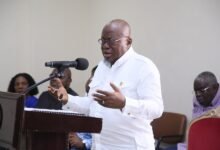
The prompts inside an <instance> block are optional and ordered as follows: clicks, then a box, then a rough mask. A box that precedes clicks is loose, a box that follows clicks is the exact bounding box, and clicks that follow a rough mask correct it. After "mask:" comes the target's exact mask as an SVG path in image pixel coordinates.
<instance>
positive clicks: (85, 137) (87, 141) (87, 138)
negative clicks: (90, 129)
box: [77, 133, 92, 150]
mask: <svg viewBox="0 0 220 150" xmlns="http://www.w3.org/2000/svg"><path fill="white" fill-rule="evenodd" d="M77 135H78V136H79V137H80V138H81V140H82V143H83V144H84V149H85V150H90V149H91V147H92V135H91V134H90V133H77Z"/></svg>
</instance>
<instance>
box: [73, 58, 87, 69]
mask: <svg viewBox="0 0 220 150" xmlns="http://www.w3.org/2000/svg"><path fill="white" fill-rule="evenodd" d="M76 62H77V65H76V67H75V68H76V69H78V70H86V69H87V68H88V67H89V62H88V60H87V59H85V58H77V59H76Z"/></svg>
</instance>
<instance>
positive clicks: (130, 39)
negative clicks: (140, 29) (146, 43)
mask: <svg viewBox="0 0 220 150" xmlns="http://www.w3.org/2000/svg"><path fill="white" fill-rule="evenodd" d="M127 42H128V45H131V44H132V38H130V37H128V40H127Z"/></svg>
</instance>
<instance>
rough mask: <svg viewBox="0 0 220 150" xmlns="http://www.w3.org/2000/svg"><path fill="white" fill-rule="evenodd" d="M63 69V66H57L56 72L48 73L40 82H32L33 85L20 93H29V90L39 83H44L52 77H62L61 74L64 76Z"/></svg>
mask: <svg viewBox="0 0 220 150" xmlns="http://www.w3.org/2000/svg"><path fill="white" fill-rule="evenodd" d="M64 69H65V67H59V68H57V70H58V71H57V72H56V73H53V74H52V75H50V76H49V77H48V78H46V79H44V80H42V81H40V82H38V83H36V84H34V85H32V86H30V87H28V88H27V89H26V90H25V91H24V92H23V93H22V94H24V95H26V94H27V93H29V92H30V91H31V90H33V89H34V88H36V87H37V86H38V85H40V84H42V83H44V82H47V81H49V80H52V79H54V78H61V77H63V76H64Z"/></svg>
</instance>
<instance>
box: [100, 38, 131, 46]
mask: <svg viewBox="0 0 220 150" xmlns="http://www.w3.org/2000/svg"><path fill="white" fill-rule="evenodd" d="M123 38H128V36H122V37H120V38H119V39H116V40H114V39H113V38H110V39H106V40H105V39H102V38H100V39H98V43H99V44H100V45H103V44H105V43H107V44H108V45H114V44H115V42H118V41H120V40H121V39H123Z"/></svg>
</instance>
